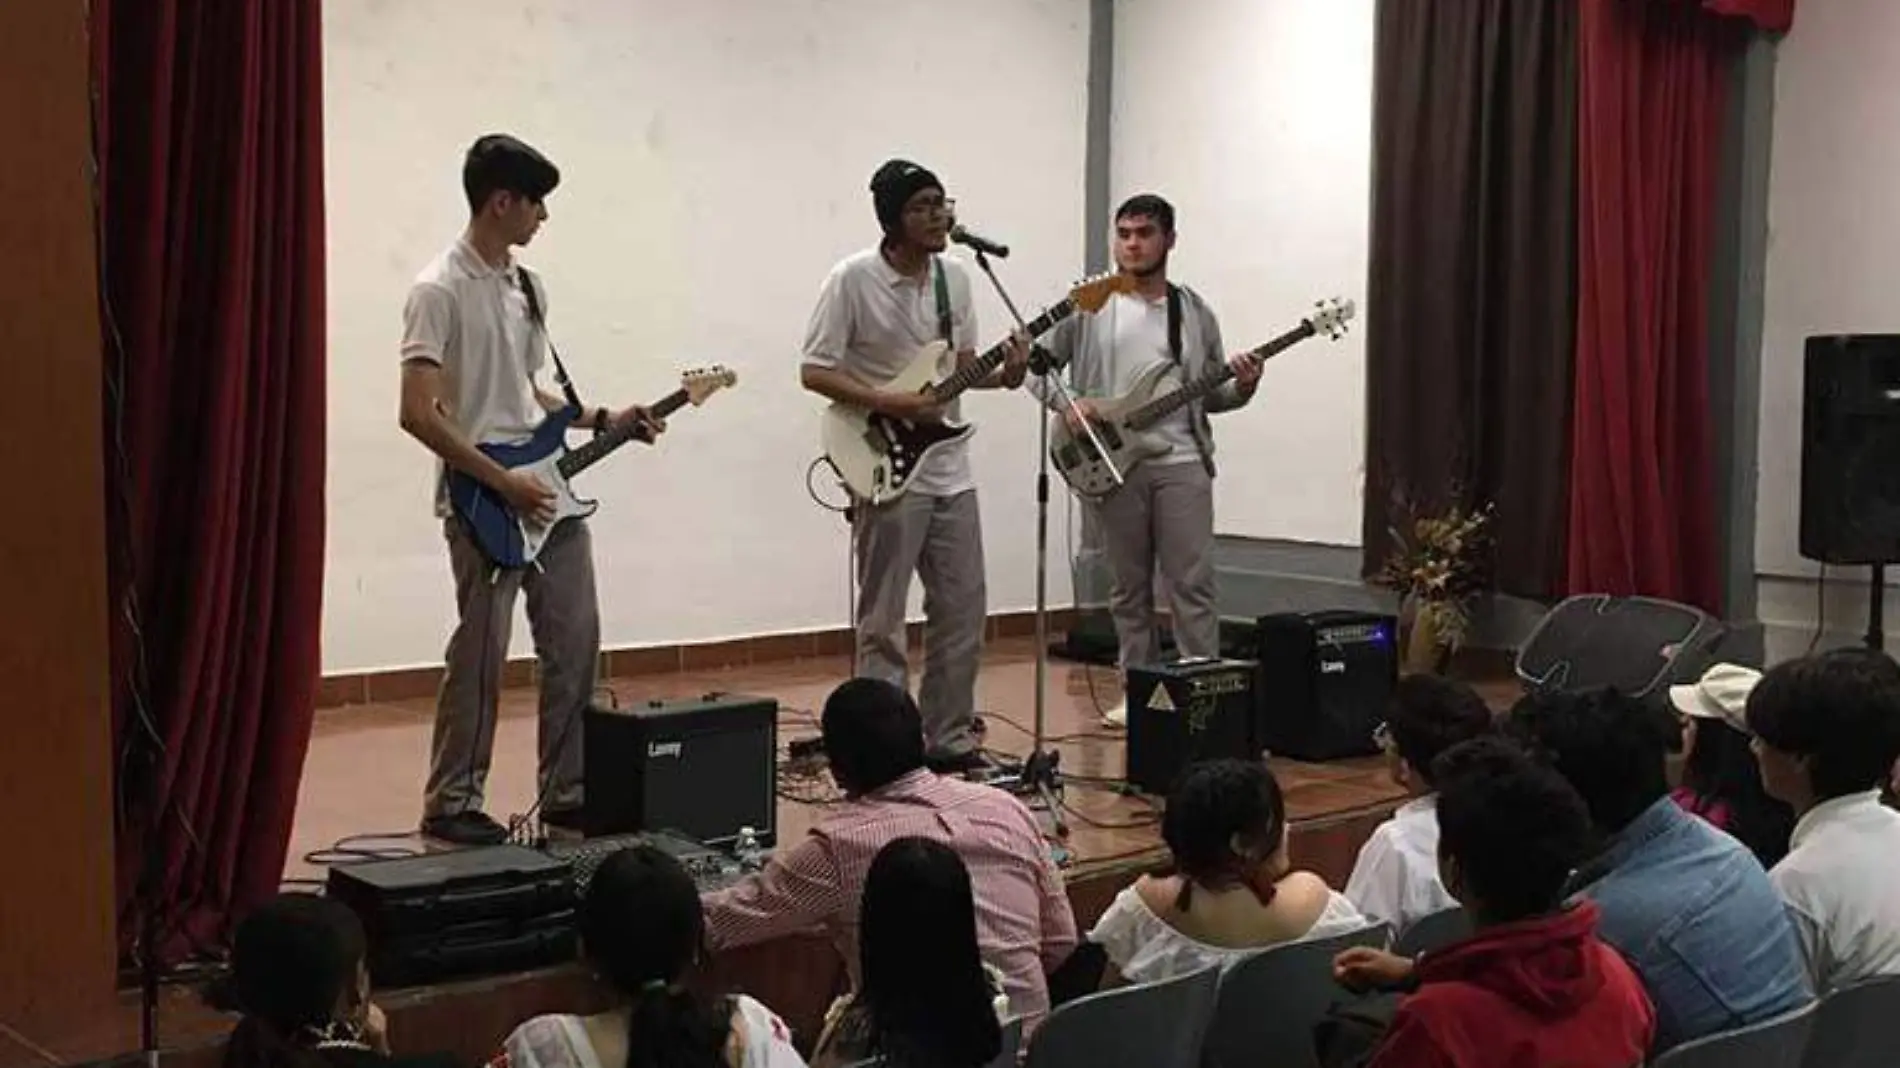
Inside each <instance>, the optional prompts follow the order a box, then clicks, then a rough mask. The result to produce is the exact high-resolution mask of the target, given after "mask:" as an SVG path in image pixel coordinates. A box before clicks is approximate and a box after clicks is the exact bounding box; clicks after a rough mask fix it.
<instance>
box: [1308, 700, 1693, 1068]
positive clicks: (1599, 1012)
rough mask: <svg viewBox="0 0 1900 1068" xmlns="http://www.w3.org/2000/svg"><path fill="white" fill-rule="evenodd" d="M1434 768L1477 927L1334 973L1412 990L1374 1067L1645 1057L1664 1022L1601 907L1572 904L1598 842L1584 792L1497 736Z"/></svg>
mask: <svg viewBox="0 0 1900 1068" xmlns="http://www.w3.org/2000/svg"><path fill="white" fill-rule="evenodd" d="M1435 771H1436V775H1435V780H1436V781H1437V783H1438V790H1439V797H1438V823H1439V837H1438V857H1439V865H1440V866H1441V868H1442V870H1443V877H1444V882H1445V885H1446V886H1447V887H1448V888H1449V889H1450V891H1451V893H1452V896H1453V897H1454V898H1456V899H1457V900H1458V902H1459V903H1460V904H1462V905H1463V906H1464V909H1465V912H1466V914H1467V915H1469V916H1470V917H1471V920H1472V923H1473V925H1474V927H1475V928H1476V933H1475V934H1473V935H1472V936H1471V937H1470V938H1468V939H1466V940H1465V941H1462V942H1457V943H1454V944H1452V945H1450V946H1447V947H1445V948H1443V949H1440V950H1437V951H1434V952H1430V953H1426V954H1424V955H1423V956H1422V957H1421V958H1420V959H1419V961H1418V962H1417V964H1416V966H1414V964H1413V962H1411V961H1408V960H1406V959H1404V958H1402V957H1397V956H1394V955H1392V954H1390V953H1386V952H1384V951H1381V950H1376V949H1370V948H1355V949H1350V950H1347V951H1346V952H1344V953H1342V954H1340V956H1339V959H1338V960H1337V961H1336V962H1335V964H1334V971H1335V974H1336V976H1337V977H1338V978H1339V980H1340V982H1342V983H1344V984H1345V985H1347V986H1349V987H1356V988H1362V989H1363V988H1369V987H1374V986H1384V985H1390V984H1394V983H1398V982H1403V981H1407V980H1409V982H1410V984H1411V986H1412V988H1413V989H1414V990H1415V992H1414V993H1412V994H1411V995H1410V996H1408V997H1406V998H1404V999H1403V1000H1401V1001H1400V1002H1399V1007H1398V1014H1397V1015H1396V1016H1395V1017H1394V1018H1393V1021H1392V1027H1391V1029H1390V1030H1389V1031H1387V1032H1386V1036H1385V1039H1384V1041H1383V1042H1382V1043H1381V1044H1380V1046H1379V1048H1378V1049H1377V1051H1375V1053H1374V1054H1373V1057H1372V1060H1371V1062H1370V1065H1371V1068H1420V1066H1426V1068H1430V1066H1438V1065H1446V1066H1456V1068H1543V1066H1546V1065H1553V1064H1562V1065H1565V1066H1566V1068H1633V1066H1635V1065H1638V1064H1641V1063H1642V1061H1643V1058H1644V1057H1645V1055H1646V1054H1647V1051H1648V1049H1649V1044H1650V1038H1651V1036H1652V1035H1653V1034H1654V1032H1655V1027H1656V1019H1655V1013H1654V1011H1653V1010H1652V1009H1651V1008H1650V1004H1649V998H1648V996H1647V995H1646V994H1645V993H1644V992H1643V986H1642V982H1641V980H1639V979H1638V978H1637V977H1636V973H1635V972H1634V971H1632V970H1631V968H1630V966H1629V965H1628V964H1627V963H1626V962H1625V961H1624V960H1623V958H1622V957H1621V956H1620V955H1618V954H1617V952H1616V951H1615V950H1614V949H1611V948H1610V947H1609V946H1607V945H1605V944H1603V943H1602V942H1601V941H1599V940H1598V939H1597V936H1596V926H1597V907H1596V906H1595V905H1594V904H1592V903H1590V902H1588V901H1584V902H1581V903H1578V904H1574V905H1569V906H1566V905H1565V904H1564V884H1565V882H1566V880H1567V879H1568V878H1569V875H1570V871H1571V868H1572V866H1573V865H1574V864H1575V863H1576V862H1577V861H1578V860H1580V859H1581V858H1582V857H1583V855H1584V853H1585V851H1586V850H1587V848H1588V843H1589V832H1590V818H1589V815H1588V813H1586V812H1585V811H1584V806H1583V801H1582V800H1581V799H1580V798H1578V797H1577V793H1576V791H1575V790H1573V789H1572V788H1571V787H1570V784H1569V783H1567V782H1565V781H1564V779H1563V777H1562V776H1561V775H1558V774H1557V773H1556V772H1555V771H1553V770H1551V769H1550V768H1548V767H1545V766H1544V765H1542V764H1540V763H1538V762H1537V761H1536V760H1533V759H1532V758H1531V757H1530V756H1528V755H1526V754H1525V753H1524V751H1523V750H1522V749H1520V748H1518V747H1517V746H1515V745H1513V744H1511V743H1510V742H1508V741H1505V740H1503V739H1501V738H1483V739H1479V740H1476V741H1472V742H1468V743H1465V744H1463V745H1460V746H1458V747H1457V748H1455V749H1452V750H1450V751H1448V752H1446V753H1445V754H1444V755H1443V756H1442V757H1440V758H1439V760H1438V762H1437V764H1436V766H1435Z"/></svg>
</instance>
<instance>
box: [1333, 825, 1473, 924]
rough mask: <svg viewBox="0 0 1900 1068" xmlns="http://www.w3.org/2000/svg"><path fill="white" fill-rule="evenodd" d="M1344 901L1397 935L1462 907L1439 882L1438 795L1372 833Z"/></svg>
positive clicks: (1354, 867)
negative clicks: (1416, 924)
mask: <svg viewBox="0 0 1900 1068" xmlns="http://www.w3.org/2000/svg"><path fill="white" fill-rule="evenodd" d="M1346 897H1347V898H1348V899H1350V900H1351V901H1352V903H1353V905H1354V906H1356V907H1357V908H1358V909H1359V911H1360V912H1361V913H1363V914H1364V915H1365V917H1366V918H1367V919H1368V920H1371V921H1373V922H1374V923H1379V922H1384V923H1389V924H1391V925H1392V931H1393V933H1394V934H1403V933H1405V929H1406V928H1407V927H1410V926H1412V925H1413V924H1415V923H1417V922H1418V921H1420V920H1422V919H1424V918H1425V917H1427V916H1430V915H1432V914H1433V913H1435V912H1442V911H1444V910H1445V909H1452V908H1457V907H1458V899H1456V898H1454V897H1452V896H1451V893H1450V892H1449V891H1447V890H1446V889H1445V884H1444V882H1443V881H1442V880H1440V879H1439V877H1438V795H1437V794H1427V795H1425V796H1424V797H1415V798H1413V799H1412V800H1410V801H1407V802H1406V803H1405V804H1403V805H1400V806H1399V808H1398V811H1396V812H1394V813H1393V814H1392V818H1391V819H1389V820H1387V821H1385V822H1384V823H1381V824H1379V826H1377V827H1375V828H1373V831H1372V836H1371V837H1369V838H1367V839H1366V844H1365V845H1364V846H1362V847H1361V848H1360V850H1359V861H1358V863H1356V864H1354V865H1353V867H1352V877H1351V878H1350V879H1348V880H1347V881H1346Z"/></svg>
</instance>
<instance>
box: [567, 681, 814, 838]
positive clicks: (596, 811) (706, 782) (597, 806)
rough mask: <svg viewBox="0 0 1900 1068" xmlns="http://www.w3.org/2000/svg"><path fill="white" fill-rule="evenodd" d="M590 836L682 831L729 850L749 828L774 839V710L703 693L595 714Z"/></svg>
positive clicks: (767, 704) (590, 719) (587, 751)
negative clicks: (697, 695) (687, 697)
mask: <svg viewBox="0 0 1900 1068" xmlns="http://www.w3.org/2000/svg"><path fill="white" fill-rule="evenodd" d="M584 730H585V731H586V735H585V741H584V746H583V750H582V752H583V761H584V764H585V766H586V777H587V794H586V803H585V808H586V816H585V819H584V820H583V822H582V827H583V829H584V830H585V832H586V834H587V835H588V837H590V838H591V837H593V836H595V835H603V834H626V833H629V832H635V831H649V830H678V831H681V832H683V833H685V834H686V835H688V836H689V837H691V838H694V839H696V840H698V841H701V842H705V843H707V844H708V845H713V846H727V845H730V844H731V843H733V842H734V841H736V840H737V839H738V837H739V832H740V831H741V830H742V829H744V828H748V827H749V828H751V829H752V832H753V835H754V836H755V838H756V839H757V840H758V842H759V843H760V844H761V845H765V846H770V845H772V844H774V842H775V841H776V840H777V834H776V832H777V829H778V820H777V814H778V794H777V789H776V788H777V785H778V782H777V777H778V702H777V701H774V700H772V699H771V698H769V697H747V696H743V695H740V694H719V693H714V694H707V695H705V696H704V697H696V698H689V699H687V700H681V701H650V702H648V703H646V704H644V705H634V706H630V707H628V708H614V709H602V708H595V709H589V710H588V712H587V719H586V726H585V728H584Z"/></svg>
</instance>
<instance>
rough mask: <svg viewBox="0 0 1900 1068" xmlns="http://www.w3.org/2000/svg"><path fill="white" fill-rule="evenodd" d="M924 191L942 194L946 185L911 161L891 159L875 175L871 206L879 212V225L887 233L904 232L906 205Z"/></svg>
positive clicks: (872, 179)
mask: <svg viewBox="0 0 1900 1068" xmlns="http://www.w3.org/2000/svg"><path fill="white" fill-rule="evenodd" d="M920 189H935V190H937V191H938V192H942V191H943V183H942V182H940V181H938V180H937V176H936V175H934V174H932V173H930V172H929V171H927V170H925V169H924V168H922V167H920V166H918V165H917V164H915V163H912V162H911V161H909V160H907V159H894V160H889V161H887V162H886V163H885V164H884V166H882V167H879V168H878V169H877V173H876V174H873V175H872V176H871V207H872V208H874V209H875V210H876V211H877V221H878V225H880V226H882V227H884V232H885V233H894V232H896V231H897V230H898V229H900V222H901V220H902V219H903V216H904V204H905V202H906V201H908V200H910V198H911V197H914V196H916V195H917V191H918V190H920Z"/></svg>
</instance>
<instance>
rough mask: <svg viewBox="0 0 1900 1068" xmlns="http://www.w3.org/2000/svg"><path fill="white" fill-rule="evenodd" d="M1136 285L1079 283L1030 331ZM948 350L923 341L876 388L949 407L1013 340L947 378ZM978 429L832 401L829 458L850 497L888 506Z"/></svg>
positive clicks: (1118, 280)
mask: <svg viewBox="0 0 1900 1068" xmlns="http://www.w3.org/2000/svg"><path fill="white" fill-rule="evenodd" d="M1134 285H1135V279H1134V278H1133V277H1132V276H1129V275H1122V274H1112V275H1103V276H1101V277H1098V278H1091V279H1089V280H1088V281H1085V282H1081V283H1079V284H1077V285H1076V287H1075V288H1074V289H1071V290H1069V295H1068V296H1067V297H1065V298H1064V299H1063V300H1062V302H1061V303H1059V304H1056V305H1055V306H1054V307H1051V308H1049V309H1048V310H1047V311H1044V312H1043V313H1042V314H1041V315H1038V316H1036V317H1035V318H1034V319H1032V320H1030V321H1029V323H1028V324H1027V325H1028V327H1029V330H1028V333H1029V336H1030V337H1031V338H1036V337H1040V336H1042V335H1043V334H1045V333H1048V332H1049V330H1050V329H1051V328H1052V327H1054V326H1055V325H1056V324H1057V323H1059V322H1061V321H1062V320H1064V319H1067V318H1068V317H1069V316H1071V315H1073V314H1075V313H1076V311H1078V310H1080V311H1086V312H1094V311H1099V310H1100V309H1101V307H1102V306H1103V305H1104V304H1107V303H1108V298H1109V297H1111V296H1113V295H1115V294H1116V293H1128V292H1132V291H1133V290H1134ZM949 354H950V346H949V345H948V344H946V343H945V342H943V341H941V340H939V341H933V342H931V343H930V344H928V345H925V346H924V347H923V348H922V349H920V350H919V351H918V353H917V355H916V356H915V357H913V358H912V360H911V362H910V365H909V366H908V367H906V368H904V371H903V373H902V374H899V375H898V376H897V377H896V378H894V379H892V380H891V381H890V382H889V383H887V384H886V385H883V386H881V387H879V391H880V392H883V393H928V394H930V395H931V396H932V397H933V398H934V399H935V400H936V402H937V403H938V404H940V405H942V404H949V403H950V402H951V401H952V400H954V399H956V397H957V395H958V394H960V393H962V392H963V391H964V390H966V389H969V388H970V387H971V386H974V385H976V384H977V383H978V382H981V381H983V379H985V378H987V377H989V375H990V372H992V371H994V370H996V369H997V368H998V367H1001V366H1002V365H1003V359H1004V357H1005V356H1007V355H1008V354H1009V344H1008V343H1007V342H1003V343H1000V344H997V345H994V346H992V347H991V348H990V350H989V351H987V352H985V353H983V354H982V355H981V356H978V357H977V358H976V359H974V360H971V361H970V362H969V363H968V364H967V365H965V366H964V367H963V368H962V369H960V370H958V371H955V372H953V373H951V374H949V375H947V376H945V375H942V366H943V364H944V363H945V362H946V359H945V357H947V356H948V355H949ZM940 376H941V377H940ZM975 430H976V428H975V427H974V426H971V425H970V424H968V423H952V422H949V421H947V420H946V421H942V422H921V423H920V422H912V421H910V420H907V419H894V418H892V417H890V416H888V415H884V414H882V413H879V412H874V411H870V410H868V409H865V408H860V407H858V406H857V405H854V404H843V403H833V404H832V405H831V407H830V408H828V409H827V410H826V411H825V415H824V445H825V456H826V457H827V458H829V459H830V460H831V464H832V466H833V467H835V468H837V469H838V477H840V478H842V479H843V480H844V484H845V485H846V486H847V487H848V488H849V489H850V490H851V492H852V493H853V494H855V495H856V496H858V497H859V498H862V499H864V500H867V501H869V502H871V503H872V504H885V503H887V502H890V501H894V500H896V499H897V498H899V497H901V496H903V495H904V491H905V490H907V489H909V488H910V482H911V478H912V477H913V476H914V475H915V474H916V473H917V468H918V466H919V465H921V464H922V463H923V462H924V460H925V459H926V458H928V457H929V456H930V454H931V453H933V452H935V451H936V450H938V449H940V448H942V447H943V446H944V445H947V444H949V443H950V442H953V441H961V440H963V439H964V438H966V437H968V436H969V435H970V434H971V433H973V432H974V431H975Z"/></svg>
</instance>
